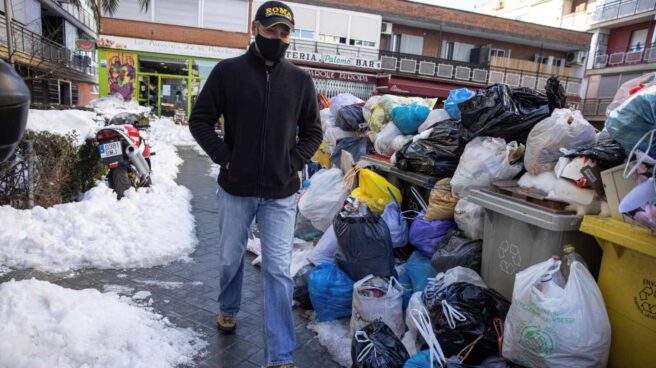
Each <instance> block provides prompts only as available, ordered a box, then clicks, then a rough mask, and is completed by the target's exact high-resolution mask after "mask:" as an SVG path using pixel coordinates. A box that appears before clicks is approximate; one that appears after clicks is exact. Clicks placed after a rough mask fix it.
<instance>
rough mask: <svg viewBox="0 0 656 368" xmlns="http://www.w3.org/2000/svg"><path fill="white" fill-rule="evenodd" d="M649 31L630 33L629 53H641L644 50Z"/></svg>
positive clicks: (640, 30)
mask: <svg viewBox="0 0 656 368" xmlns="http://www.w3.org/2000/svg"><path fill="white" fill-rule="evenodd" d="M648 33H649V29H648V28H645V29H639V30H637V31H633V32H632V33H631V44H630V45H629V51H642V50H643V49H644V48H645V44H646V43H647V34H648Z"/></svg>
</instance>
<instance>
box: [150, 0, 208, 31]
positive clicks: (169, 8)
mask: <svg viewBox="0 0 656 368" xmlns="http://www.w3.org/2000/svg"><path fill="white" fill-rule="evenodd" d="M198 1H199V0H157V1H156V2H155V6H154V10H155V23H163V24H176V25H179V26H188V27H198Z"/></svg>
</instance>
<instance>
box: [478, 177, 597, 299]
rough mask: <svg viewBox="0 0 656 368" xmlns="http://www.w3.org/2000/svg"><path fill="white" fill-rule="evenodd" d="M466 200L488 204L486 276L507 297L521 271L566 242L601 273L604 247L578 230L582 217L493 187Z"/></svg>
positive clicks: (593, 270) (559, 251)
mask: <svg viewBox="0 0 656 368" xmlns="http://www.w3.org/2000/svg"><path fill="white" fill-rule="evenodd" d="M467 200H469V201H471V202H473V203H476V204H478V205H479V206H482V207H483V208H485V229H484V235H483V259H482V263H481V277H483V280H485V282H486V283H487V285H488V286H489V287H490V288H492V289H495V290H497V291H499V292H500V293H501V294H502V295H503V296H505V297H506V298H508V299H511V298H512V292H513V286H514V284H515V274H516V273H517V272H519V271H521V270H523V269H525V268H528V267H530V266H532V265H534V264H536V263H540V262H543V261H545V260H547V259H548V258H549V257H551V256H554V255H557V256H561V255H562V248H563V246H564V245H566V244H571V245H573V246H575V247H576V251H577V253H579V254H581V256H583V258H584V259H585V261H586V263H587V264H588V268H589V270H590V272H591V273H592V275H593V276H594V277H595V278H597V276H598V274H599V263H600V261H601V253H602V252H601V248H600V247H599V246H598V245H597V242H596V241H595V239H594V238H593V237H592V236H590V235H588V234H584V233H582V232H579V227H580V225H581V221H582V220H583V217H581V216H575V215H564V214H561V213H557V212H553V211H550V210H549V209H544V208H541V207H539V206H538V205H529V204H524V203H521V202H518V201H516V200H513V199H511V198H508V197H507V196H504V195H502V194H497V193H492V192H488V191H481V190H474V191H472V193H471V194H470V195H469V197H468V198H467Z"/></svg>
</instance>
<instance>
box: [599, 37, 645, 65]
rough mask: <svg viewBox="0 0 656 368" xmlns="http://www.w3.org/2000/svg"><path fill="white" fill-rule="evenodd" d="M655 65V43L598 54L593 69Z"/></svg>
mask: <svg viewBox="0 0 656 368" xmlns="http://www.w3.org/2000/svg"><path fill="white" fill-rule="evenodd" d="M649 63H656V43H655V44H651V45H645V47H639V48H636V47H633V48H627V49H620V50H611V51H605V52H602V53H598V54H597V55H596V56H595V60H594V65H593V66H592V68H593V69H603V68H610V67H615V66H627V65H639V64H649Z"/></svg>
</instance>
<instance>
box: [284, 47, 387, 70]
mask: <svg viewBox="0 0 656 368" xmlns="http://www.w3.org/2000/svg"><path fill="white" fill-rule="evenodd" d="M285 56H286V57H287V59H289V60H298V61H307V62H312V63H324V64H334V65H343V66H352V67H356V68H367V69H380V60H373V59H364V58H356V57H351V56H343V55H330V54H317V53H314V52H305V51H287V53H286V55H285Z"/></svg>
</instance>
